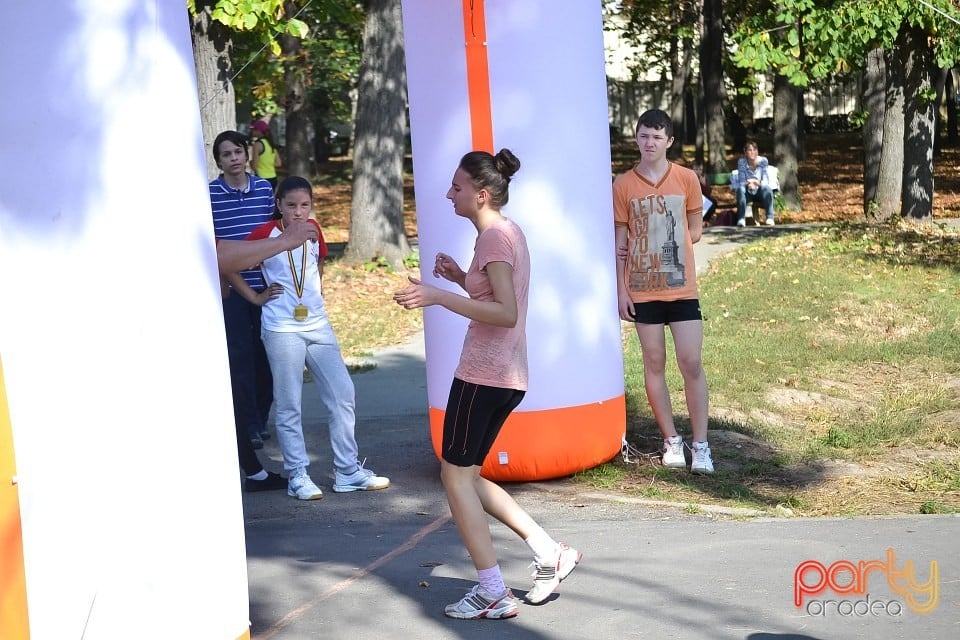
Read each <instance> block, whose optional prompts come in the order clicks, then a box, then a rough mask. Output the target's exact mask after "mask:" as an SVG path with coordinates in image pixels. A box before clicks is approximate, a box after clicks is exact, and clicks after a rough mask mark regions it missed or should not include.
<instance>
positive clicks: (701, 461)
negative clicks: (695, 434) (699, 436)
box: [690, 442, 713, 475]
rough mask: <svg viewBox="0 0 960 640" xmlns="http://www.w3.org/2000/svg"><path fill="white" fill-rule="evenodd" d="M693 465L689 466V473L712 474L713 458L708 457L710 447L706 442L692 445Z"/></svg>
mask: <svg viewBox="0 0 960 640" xmlns="http://www.w3.org/2000/svg"><path fill="white" fill-rule="evenodd" d="M692 450H693V463H692V464H691V465H690V472H691V473H702V474H704V475H710V474H711V473H713V458H712V457H711V456H710V445H708V444H707V443H706V442H694V443H693V447H692Z"/></svg>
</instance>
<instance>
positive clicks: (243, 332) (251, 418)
mask: <svg viewBox="0 0 960 640" xmlns="http://www.w3.org/2000/svg"><path fill="white" fill-rule="evenodd" d="M223 324H224V328H225V329H226V333H227V355H228V356H229V358H230V383H231V387H232V389H233V407H234V418H235V420H236V422H237V429H238V430H241V429H242V430H243V431H244V432H245V433H246V437H247V438H249V437H250V436H251V435H253V434H259V433H261V432H262V431H265V430H266V424H267V416H269V414H270V405H271V404H272V403H273V377H272V376H271V375H270V364H269V362H268V361H267V353H266V351H265V350H264V348H263V342H262V341H261V340H260V307H258V306H257V305H254V304H250V303H249V302H247V301H246V300H244V299H243V297H242V296H240V295H239V294H237V293H231V294H230V295H229V296H228V297H226V298H225V299H224V300H223Z"/></svg>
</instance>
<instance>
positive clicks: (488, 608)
mask: <svg viewBox="0 0 960 640" xmlns="http://www.w3.org/2000/svg"><path fill="white" fill-rule="evenodd" d="M443 613H444V614H445V615H446V616H447V617H449V618H460V619H462V620H476V619H477V618H491V619H499V618H512V617H514V616H516V615H517V614H518V613H520V606H519V604H518V603H517V599H516V598H514V597H513V593H512V592H511V591H510V590H509V589H507V593H506V595H504V596H501V597H499V598H495V597H492V596H490V595H488V594H487V593H485V592H482V591H480V585H476V586H475V587H473V589H470V591H469V592H468V593H467V595H465V596H463V597H462V598H460V600H458V601H457V602H454V603H453V604H448V605H447V606H446V608H444V610H443Z"/></svg>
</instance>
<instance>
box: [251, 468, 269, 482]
mask: <svg viewBox="0 0 960 640" xmlns="http://www.w3.org/2000/svg"><path fill="white" fill-rule="evenodd" d="M266 479H267V470H266V469H260V471H259V472H257V473H255V474H253V475H252V476H247V480H266Z"/></svg>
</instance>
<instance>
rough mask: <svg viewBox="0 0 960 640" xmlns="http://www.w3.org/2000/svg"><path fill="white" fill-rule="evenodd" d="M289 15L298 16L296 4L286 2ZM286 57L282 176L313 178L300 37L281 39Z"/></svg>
mask: <svg viewBox="0 0 960 640" xmlns="http://www.w3.org/2000/svg"><path fill="white" fill-rule="evenodd" d="M286 12H287V15H295V14H296V13H297V5H295V4H294V3H292V2H288V3H287V7H286ZM280 50H281V52H282V55H283V83H284V89H285V90H286V95H285V96H284V99H283V106H284V110H285V115H286V121H287V135H286V139H285V140H284V147H283V169H282V171H283V173H285V174H287V175H291V176H302V177H307V176H309V175H310V169H311V162H310V161H311V159H312V157H313V148H312V147H311V145H310V109H309V102H308V101H307V87H306V83H305V82H304V75H305V74H306V73H307V71H306V69H305V60H304V52H303V43H302V42H301V40H300V38H297V37H295V36H291V35H289V34H284V35H283V36H281V37H280Z"/></svg>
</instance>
